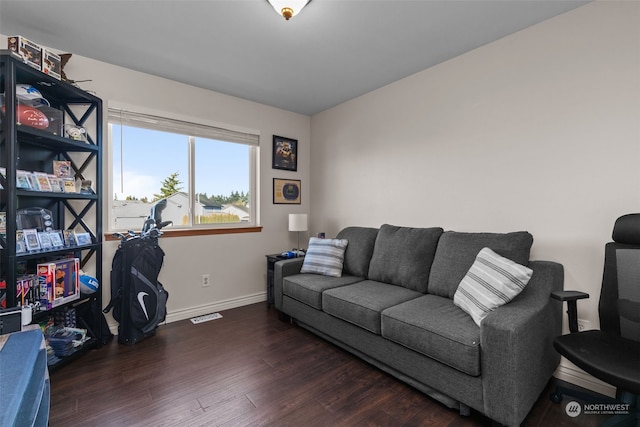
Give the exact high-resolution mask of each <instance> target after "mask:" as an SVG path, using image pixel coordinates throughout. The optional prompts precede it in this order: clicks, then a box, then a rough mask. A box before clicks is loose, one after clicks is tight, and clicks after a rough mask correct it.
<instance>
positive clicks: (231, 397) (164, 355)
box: [50, 303, 598, 427]
mask: <svg viewBox="0 0 640 427" xmlns="http://www.w3.org/2000/svg"><path fill="white" fill-rule="evenodd" d="M221 314H222V315H223V318H222V319H218V320H213V321H209V322H205V323H201V324H198V325H193V324H192V323H191V322H190V321H189V320H184V321H180V322H175V323H172V324H169V325H162V326H160V327H159V328H158V330H157V333H156V336H154V337H152V338H149V339H147V340H145V341H143V342H140V343H138V344H136V345H134V346H126V345H122V344H118V343H117V340H115V339H114V340H113V341H112V342H111V343H109V344H107V345H106V346H104V347H102V348H101V349H98V350H93V351H91V352H90V353H88V354H87V355H84V356H82V357H80V358H79V359H78V360H76V361H75V362H73V363H71V364H69V365H66V366H64V367H62V368H61V369H59V370H57V371H54V372H53V373H52V374H51V414H50V426H51V427H57V426H60V427H70V426H83V427H85V426H154V427H155V426H225V427H229V426H294V427H298V426H305V427H309V426H442V427H464V426H489V425H491V421H490V420H488V419H487V418H486V417H484V416H482V415H479V414H478V413H475V412H474V413H473V414H472V415H471V416H470V417H461V416H460V415H459V414H458V413H457V412H456V411H454V410H450V409H448V408H446V407H445V406H443V405H442V404H440V403H438V402H437V401H434V400H432V399H431V398H429V397H427V396H425V395H424V394H422V393H420V392H418V391H417V390H415V389H413V388H411V387H410V386H407V385H405V384H404V383H402V382H400V381H397V380H396V379H394V378H393V377H391V376H389V375H387V374H385V373H383V372H381V371H379V370H378V369H376V368H375V367H373V366H371V365H369V364H367V363H365V362H362V361H361V360H359V359H357V358H356V357H354V356H352V355H351V354H349V353H347V352H345V351H343V350H341V349H339V348H338V347H336V346H334V345H332V344H329V343H328V342H326V341H324V340H322V339H320V338H318V337H316V336H315V335H313V334H311V333H309V332H307V331H305V330H303V329H302V328H300V327H297V326H294V325H291V324H289V323H285V322H282V321H280V320H278V313H277V311H276V310H275V309H273V308H269V309H268V308H267V306H266V303H263V304H254V305H250V306H246V307H240V308H236V309H233V310H228V311H224V312H221ZM552 386H553V385H552V384H550V385H549V387H548V390H545V392H544V393H543V394H542V395H541V396H540V398H539V400H538V402H537V403H536V405H535V406H534V408H533V409H532V410H531V412H530V414H529V416H528V417H527V419H526V420H525V422H524V424H523V425H524V426H530V427H533V426H545V427H546V426H585V427H587V426H588V427H590V426H594V425H596V421H598V420H597V418H598V417H594V416H582V415H581V416H579V417H577V418H570V417H568V416H567V415H566V414H565V412H564V405H563V404H560V405H556V404H553V403H551V402H550V401H549V397H548V396H549V392H550V390H551V387H552Z"/></svg>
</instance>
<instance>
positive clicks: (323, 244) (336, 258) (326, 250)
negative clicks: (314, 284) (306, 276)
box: [300, 237, 349, 277]
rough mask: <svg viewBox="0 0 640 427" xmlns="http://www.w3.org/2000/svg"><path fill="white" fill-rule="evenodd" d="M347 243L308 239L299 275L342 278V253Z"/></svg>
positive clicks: (340, 240) (315, 238) (344, 241)
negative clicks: (309, 274)
mask: <svg viewBox="0 0 640 427" xmlns="http://www.w3.org/2000/svg"><path fill="white" fill-rule="evenodd" d="M348 243H349V241H348V240H346V239H319V238H317V237H312V238H310V239H309V248H308V249H307V254H306V255H305V257H304V262H303V263H302V268H301V269H300V273H313V274H322V275H324V276H333V277H342V265H343V263H344V251H345V249H346V248H347V244H348Z"/></svg>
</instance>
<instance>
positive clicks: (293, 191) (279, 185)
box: [273, 178, 302, 205]
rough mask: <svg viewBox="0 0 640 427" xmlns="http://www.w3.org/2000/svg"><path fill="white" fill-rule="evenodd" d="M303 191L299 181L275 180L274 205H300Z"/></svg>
mask: <svg viewBox="0 0 640 427" xmlns="http://www.w3.org/2000/svg"><path fill="white" fill-rule="evenodd" d="M301 201H302V190H301V185H300V180H299V179H280V178H273V204H275V205H299V204H300V203H301Z"/></svg>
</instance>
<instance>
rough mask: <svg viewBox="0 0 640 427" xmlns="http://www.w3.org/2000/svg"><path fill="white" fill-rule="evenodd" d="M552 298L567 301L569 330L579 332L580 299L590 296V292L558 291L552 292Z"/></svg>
mask: <svg viewBox="0 0 640 427" xmlns="http://www.w3.org/2000/svg"><path fill="white" fill-rule="evenodd" d="M551 298H553V299H557V300H559V301H566V302H567V316H568V317H569V332H571V333H574V332H578V300H579V299H584V298H589V294H588V293H586V292H580V291H556V292H551Z"/></svg>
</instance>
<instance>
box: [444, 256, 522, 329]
mask: <svg viewBox="0 0 640 427" xmlns="http://www.w3.org/2000/svg"><path fill="white" fill-rule="evenodd" d="M532 273H533V270H531V269H530V268H528V267H525V266H523V265H520V264H518V263H515V262H513V261H511V260H510V259H507V258H504V257H501V256H500V255H498V254H496V253H495V252H494V251H492V250H491V249H489V248H484V249H482V250H481V251H480V253H478V256H477V257H476V260H475V262H474V263H473V265H472V266H471V268H470V269H469V271H468V272H467V274H466V275H465V276H464V278H463V279H462V282H460V285H459V286H458V290H456V293H455V294H454V295H453V303H454V304H455V305H456V306H458V307H460V308H461V309H462V310H464V311H465V312H467V313H469V315H470V316H471V318H472V319H473V321H474V322H476V324H477V325H478V326H480V323H481V322H482V319H484V318H485V317H487V315H488V314H489V313H490V312H491V311H492V310H495V309H496V308H498V307H500V306H501V305H504V304H506V303H508V302H509V301H511V300H512V299H514V298H515V297H516V296H517V295H518V294H519V293H520V292H522V291H523V290H524V287H525V286H526V285H527V283H529V279H531V274H532Z"/></svg>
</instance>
